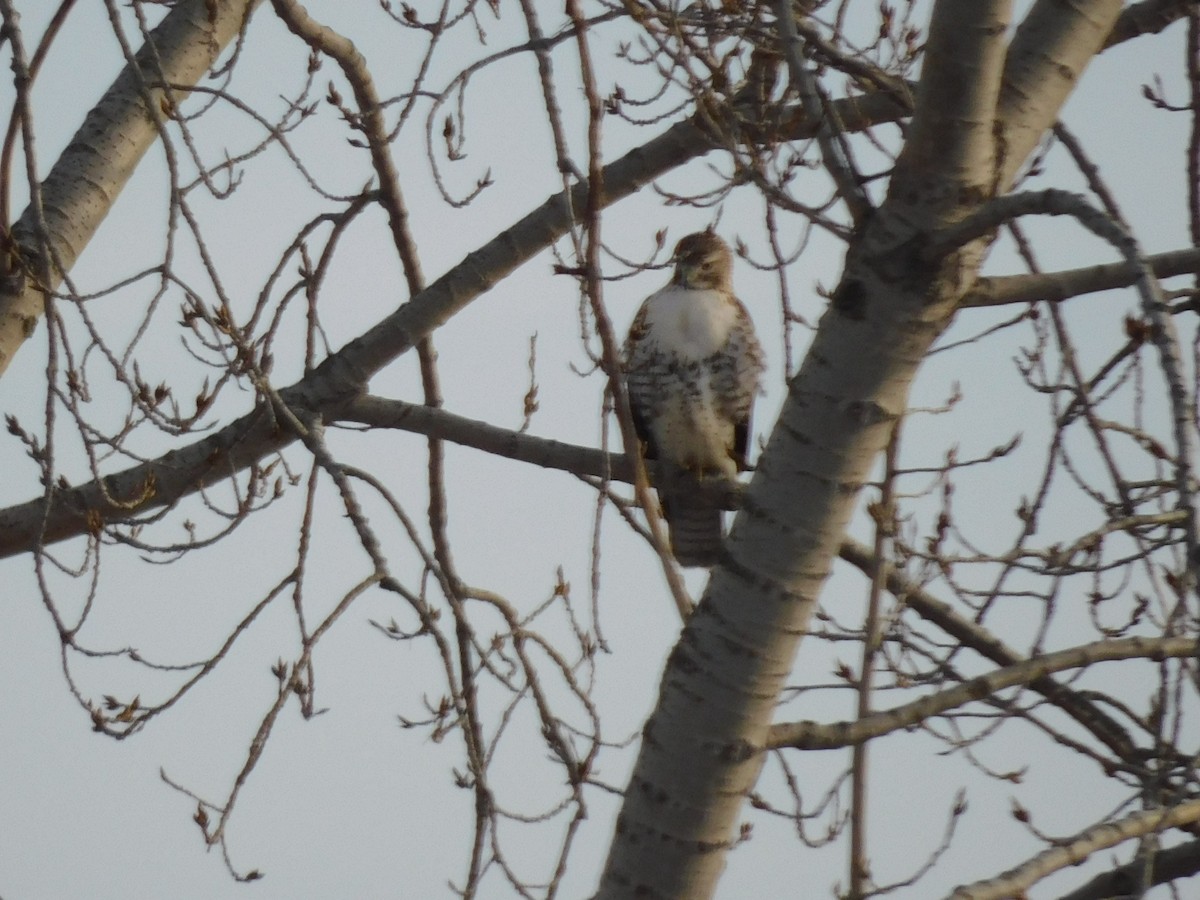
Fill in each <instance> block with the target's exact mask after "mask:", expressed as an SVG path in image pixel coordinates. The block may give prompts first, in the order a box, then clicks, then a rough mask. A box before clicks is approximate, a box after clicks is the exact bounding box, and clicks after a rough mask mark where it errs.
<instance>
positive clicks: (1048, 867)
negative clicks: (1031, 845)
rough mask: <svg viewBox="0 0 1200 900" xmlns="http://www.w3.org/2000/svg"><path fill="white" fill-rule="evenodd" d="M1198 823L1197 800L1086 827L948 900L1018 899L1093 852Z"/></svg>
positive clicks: (962, 890)
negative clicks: (1028, 889) (1039, 883)
mask: <svg viewBox="0 0 1200 900" xmlns="http://www.w3.org/2000/svg"><path fill="white" fill-rule="evenodd" d="M1197 820H1200V800H1191V801H1188V802H1186V803H1180V804H1179V805H1178V806H1172V807H1168V808H1167V809H1152V810H1147V811H1145V812H1139V813H1133V814H1132V815H1130V816H1127V817H1126V818H1124V819H1121V820H1119V821H1117V822H1108V823H1105V824H1103V825H1097V826H1096V827H1095V828H1089V829H1088V830H1087V831H1084V832H1082V833H1081V834H1079V835H1078V836H1076V837H1075V838H1074V839H1072V840H1069V841H1063V842H1062V843H1061V844H1060V845H1059V846H1057V847H1051V848H1050V849H1049V850H1044V851H1042V852H1041V853H1039V854H1038V855H1037V856H1034V857H1033V858H1032V859H1030V860H1029V861H1028V862H1025V863H1022V864H1021V865H1019V866H1017V867H1016V868H1013V869H1009V870H1008V871H1007V872H1004V873H1002V874H1000V875H997V876H996V877H995V878H991V879H988V880H987V881H979V882H976V883H975V884H971V885H966V886H964V887H960V888H958V889H957V890H956V891H955V892H954V893H953V894H950V895H949V897H948V900H1003V898H1006V897H1016V896H1020V895H1021V894H1022V893H1023V892H1024V891H1025V890H1026V889H1027V888H1029V887H1030V886H1031V885H1033V884H1036V883H1037V882H1039V881H1041V880H1042V879H1043V878H1045V877H1047V876H1049V875H1053V874H1054V873H1055V872H1058V871H1061V870H1062V869H1065V868H1067V867H1068V866H1076V865H1079V863H1081V862H1082V861H1083V860H1085V859H1087V858H1088V857H1089V856H1091V855H1092V854H1093V853H1097V852H1099V851H1101V850H1106V849H1108V848H1109V847H1116V846H1118V845H1119V844H1123V843H1125V842H1126V841H1131V840H1135V839H1136V838H1139V837H1141V836H1142V835H1147V834H1157V833H1160V832H1163V831H1166V830H1167V829H1169V828H1178V827H1180V826H1183V825H1190V824H1192V823H1194V822H1196V821H1197Z"/></svg>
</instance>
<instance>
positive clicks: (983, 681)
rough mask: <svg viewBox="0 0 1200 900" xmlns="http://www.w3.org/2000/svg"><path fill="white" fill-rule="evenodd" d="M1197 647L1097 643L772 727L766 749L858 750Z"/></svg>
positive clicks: (1168, 641) (1189, 643) (1142, 641)
mask: <svg viewBox="0 0 1200 900" xmlns="http://www.w3.org/2000/svg"><path fill="white" fill-rule="evenodd" d="M1198 646H1200V642H1198V641H1196V640H1195V639H1193V638H1180V637H1175V638H1125V639H1124V640H1109V641H1097V642H1095V643H1092V644H1085V645H1084V646H1082V647H1072V648H1071V649H1069V650H1060V651H1058V652H1056V653H1047V654H1044V655H1042V656H1038V657H1036V658H1034V659H1029V660H1025V661H1024V662H1020V663H1016V664H1015V665H1012V666H1008V667H1006V668H1003V669H997V670H996V671H994V672H989V673H988V674H987V675H980V676H979V677H978V678H972V679H971V680H970V681H964V682H963V683H962V684H959V685H955V686H954V687H952V688H947V689H946V690H944V691H938V692H937V693H935V694H930V695H929V696H926V697H922V698H921V699H920V700H915V701H913V702H912V703H906V704H905V705H904V706H899V707H896V708H895V709H889V710H887V711H886V712H877V713H872V714H871V715H868V716H866V717H864V718H861V719H857V720H854V721H847V722H836V723H832V724H829V725H821V724H818V723H815V722H795V723H791V724H781V725H776V726H775V727H774V728H772V729H771V737H770V740H769V741H768V742H767V746H766V748H765V749H769V750H774V749H778V748H781V747H795V748H797V749H800V750H831V749H834V748H836V747H846V746H857V745H858V744H861V743H863V742H865V741H869V740H871V739H872V738H876V737H879V736H881V735H884V734H890V733H892V732H895V731H899V730H900V729H902V728H909V727H911V726H913V725H917V724H920V723H921V722H923V721H925V720H926V719H929V718H931V717H933V716H936V715H939V714H941V713H944V712H946V711H948V710H951V709H955V708H957V707H960V706H964V705H965V704H968V703H976V702H979V701H985V702H986V700H987V699H988V698H991V697H994V696H995V695H996V694H997V693H999V692H1000V691H1002V690H1005V689H1006V688H1011V687H1017V686H1022V685H1024V686H1032V685H1033V684H1034V683H1035V682H1037V681H1038V680H1040V679H1043V678H1046V677H1047V676H1049V675H1052V674H1053V673H1055V672H1062V671H1064V670H1066V669H1081V668H1086V667H1087V666H1091V665H1094V664H1095V663H1098V662H1106V661H1111V660H1119V659H1135V658H1139V659H1152V660H1161V659H1166V658H1168V657H1170V658H1177V659H1178V658H1185V657H1188V656H1191V655H1193V654H1195V652H1196V649H1197V647H1198Z"/></svg>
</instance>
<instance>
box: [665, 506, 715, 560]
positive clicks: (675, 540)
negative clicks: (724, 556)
mask: <svg viewBox="0 0 1200 900" xmlns="http://www.w3.org/2000/svg"><path fill="white" fill-rule="evenodd" d="M660 500H661V502H662V506H663V513H664V514H665V515H666V517H667V527H668V528H669V529H670V533H671V552H672V553H674V554H675V561H676V562H678V563H679V564H680V565H681V566H706V567H707V566H715V565H716V564H717V559H718V557H720V555H721V510H720V509H719V508H717V507H715V506H713V504H712V502H711V501H710V500H706V499H705V498H704V497H702V496H701V495H700V492H699V491H689V490H687V489H686V488H685V489H684V490H682V491H681V490H673V491H671V493H670V497H666V496H661V497H660Z"/></svg>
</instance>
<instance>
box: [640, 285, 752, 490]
mask: <svg viewBox="0 0 1200 900" xmlns="http://www.w3.org/2000/svg"><path fill="white" fill-rule="evenodd" d="M737 322H738V307H737V304H736V303H732V302H730V297H729V295H728V294H725V293H723V292H721V291H716V290H694V289H690V288H682V287H676V286H674V285H668V286H667V287H665V288H663V289H662V290H661V291H659V292H658V293H657V294H655V295H653V296H652V297H650V298H649V300H648V301H647V303H646V311H645V328H646V332H645V333H646V338H645V342H646V344H647V345H648V346H647V350H649V351H650V353H652V354H653V356H654V357H655V358H656V359H657V360H659V361H660V362H659V363H658V365H660V366H662V369H661V375H660V378H661V380H660V381H659V382H658V386H657V390H656V394H657V397H656V398H655V400H654V406H655V407H656V413H655V415H654V416H653V418H652V421H651V422H650V423H649V427H650V430H651V432H652V434H653V437H654V444H655V446H656V447H657V448H658V452H659V453H660V454H661V455H662V457H663V458H664V459H668V460H671V461H673V462H675V463H676V464H677V465H679V466H682V467H683V468H685V469H689V470H691V471H695V472H711V471H719V472H723V473H725V474H726V475H727V476H729V477H733V476H734V475H736V473H737V466H736V464H735V463H734V461H733V457H732V451H733V440H734V434H733V422H732V421H730V420H729V418H728V416H727V414H726V413H725V412H724V410H723V404H722V403H721V401H720V398H719V397H718V395H717V391H716V389H715V385H714V383H713V376H714V368H715V367H717V366H720V362H718V360H720V359H721V358H720V357H719V356H717V355H716V354H718V352H719V351H721V350H722V349H725V350H728V343H729V336H730V333H731V332H732V331H733V329H734V328H735V327H736V325H737Z"/></svg>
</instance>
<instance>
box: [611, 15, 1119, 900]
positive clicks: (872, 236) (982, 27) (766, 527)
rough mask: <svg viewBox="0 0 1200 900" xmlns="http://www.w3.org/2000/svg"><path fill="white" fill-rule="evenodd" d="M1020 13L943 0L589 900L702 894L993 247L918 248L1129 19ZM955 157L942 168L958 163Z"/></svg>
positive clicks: (682, 898)
mask: <svg viewBox="0 0 1200 900" xmlns="http://www.w3.org/2000/svg"><path fill="white" fill-rule="evenodd" d="M1009 8H1010V4H1009V3H1007V2H1000V0H990V2H986V3H985V2H979V3H972V4H962V3H954V2H945V0H943V2H939V3H938V4H937V6H936V8H935V10H934V13H933V18H932V22H931V27H930V38H929V39H930V44H931V45H935V44H936V45H937V47H938V53H936V54H935V53H930V54H928V55H927V56H926V57H925V60H926V62H925V70H924V71H923V73H922V82H921V85H920V88H919V91H918V96H917V105H916V110H915V112H914V116H913V122H912V126H911V128H910V130H909V135H910V139H909V141H908V143H907V144H906V146H905V148H904V150H903V152H902V154H901V156H900V158H899V160H898V161H897V164H896V168H895V172H894V174H893V177H892V181H891V185H890V189H889V193H888V197H887V198H886V200H885V201H884V202H883V204H882V205H881V206H880V207H879V209H878V210H876V211H875V212H874V213H873V214H872V215H871V216H870V217H869V219H868V220H867V222H866V223H865V225H864V227H863V228H862V230H861V233H860V235H859V237H858V238H857V239H856V240H855V241H854V242H853V243H852V244H851V247H850V250H849V254H848V257H847V263H846V269H845V272H844V273H843V276H842V281H841V284H840V286H839V287H838V290H837V291H836V293H835V294H834V297H833V299H832V302H831V304H830V307H829V309H828V311H827V312H826V313H825V315H824V316H823V317H822V319H821V322H820V326H819V328H818V330H817V333H816V336H815V338H814V340H813V344H812V347H811V348H810V350H809V352H808V356H807V357H806V359H805V361H804V364H803V366H802V367H801V370H800V371H799V373H797V375H796V376H795V377H794V378H793V379H792V381H791V383H790V385H789V391H788V397H787V400H786V402H785V405H784V408H783V411H782V413H781V415H780V418H779V421H778V423H777V424H776V426H775V429H774V431H773V433H772V435H771V439H770V441H769V443H768V445H767V448H766V450H765V452H764V453H763V455H762V457H761V459H760V460H759V463H758V467H757V469H756V471H755V474H754V478H753V480H752V481H751V483H750V486H749V488H748V490H747V495H746V499H745V504H744V506H743V508H742V510H741V511H740V512H739V514H738V516H737V518H736V520H735V521H734V524H733V528H732V531H731V533H730V537H729V540H728V543H727V554H726V557H725V559H724V560H723V562H722V565H721V566H720V567H719V568H717V569H716V570H715V571H714V572H713V575H712V578H711V580H710V582H709V585H708V589H707V591H706V592H705V595H704V598H703V600H702V601H701V604H700V606H699V607H698V609H697V611H696V613H695V614H694V615H693V616H692V618H691V620H690V621H689V622H688V623H687V625H686V627H685V629H684V632H683V634H682V636H681V638H680V640H679V643H678V644H677V646H676V647H675V650H674V652H673V653H672V654H671V657H670V659H669V660H668V662H667V667H666V671H665V673H664V674H663V679H662V684H661V686H660V694H659V700H658V705H657V708H656V709H655V711H654V713H653V715H652V716H651V718H650V720H649V722H648V723H647V725H646V727H645V729H644V731H643V736H642V746H641V751H640V754H639V757H638V761H637V764H636V767H635V769H634V772H633V775H632V777H631V779H630V783H629V786H628V788H627V789H626V792H625V801H624V805H623V807H622V810H621V813H620V816H619V818H618V821H617V827H616V835H615V837H614V839H613V844H612V848H611V850H610V853H609V859H608V862H607V865H606V868H605V872H604V874H603V876H602V880H601V884H600V890H599V893H598V897H599V898H601V900H614V898H619V897H639V898H656V900H657V898H679V900H701V898H705V897H711V896H712V895H713V893H714V892H715V890H716V885H717V881H718V879H719V877H720V874H721V871H722V869H723V868H724V860H725V854H726V852H727V851H728V850H729V848H730V847H731V846H732V845H733V842H734V830H735V826H736V823H737V818H738V816H739V814H740V811H741V809H742V804H743V801H744V800H745V797H746V795H747V794H748V793H749V792H750V791H751V789H752V788H753V786H754V784H755V782H756V780H757V778H758V774H759V771H760V769H761V767H762V764H763V761H764V754H763V752H762V748H763V747H764V746H765V744H766V737H767V732H768V729H769V728H770V726H771V723H772V719H773V714H774V710H775V705H776V702H777V700H778V696H779V692H780V690H781V689H782V687H783V686H784V682H785V679H786V678H787V676H788V675H789V673H790V672H791V670H792V664H793V660H794V657H795V653H796V651H797V649H798V646H799V643H800V639H801V637H802V636H803V634H804V632H805V629H806V628H807V626H808V622H809V619H810V617H811V616H812V613H813V609H814V607H815V604H816V600H817V597H818V595H819V593H820V590H821V586H822V585H823V584H824V581H825V579H826V577H827V575H828V573H829V570H830V567H831V566H832V561H833V559H834V557H835V555H836V553H837V547H838V544H839V542H840V540H841V537H842V533H843V531H844V530H845V527H846V524H847V522H848V521H849V519H850V516H851V515H852V513H853V511H854V508H855V505H856V503H857V500H858V494H859V490H860V488H861V487H862V485H863V483H864V482H865V481H866V479H867V478H868V477H869V474H870V469H871V466H872V465H873V463H874V461H875V459H876V458H877V455H878V453H879V452H880V451H881V450H882V449H883V448H884V446H885V445H886V443H887V440H888V436H889V434H890V432H891V429H892V427H893V426H894V424H895V422H896V421H897V420H898V419H899V417H900V416H901V415H902V414H903V412H904V410H905V405H906V400H907V396H908V392H909V387H910V385H911V384H912V381H913V378H914V377H915V375H916V373H917V370H918V368H919V366H920V363H921V361H922V359H923V358H924V356H925V354H926V352H927V351H928V349H929V347H930V345H931V344H932V343H933V341H934V339H935V338H936V337H937V336H938V335H939V334H940V333H941V332H942V331H943V329H944V328H945V327H946V326H947V325H948V324H949V322H950V319H951V317H952V316H953V313H954V310H955V308H956V306H957V304H958V303H959V301H960V300H961V298H962V297H963V296H964V295H965V294H966V292H967V291H969V290H970V288H971V286H972V285H973V283H974V281H975V279H976V277H977V274H978V270H979V265H980V263H981V262H982V259H983V256H984V253H985V251H986V249H987V246H986V241H983V240H980V241H976V242H975V243H974V244H971V245H968V246H967V247H964V248H960V249H959V250H957V251H956V252H954V253H951V254H950V255H949V256H947V257H945V258H943V259H929V258H928V257H927V255H926V254H925V253H924V251H923V248H924V247H925V246H926V245H927V244H928V242H929V240H930V238H931V237H932V236H933V235H935V234H936V233H937V232H938V231H939V230H941V229H944V228H946V227H947V226H950V225H952V224H954V223H955V222H958V221H961V219H962V218H964V217H965V216H966V215H968V214H969V213H970V212H972V211H973V210H974V209H977V208H978V207H979V206H980V205H981V204H983V203H985V202H986V201H987V200H988V199H989V197H991V196H993V195H994V194H996V193H998V192H1000V191H1002V190H1004V189H1005V188H1007V186H1008V185H1009V184H1010V183H1011V181H1012V178H1013V174H1014V173H1015V172H1016V171H1017V168H1018V167H1019V165H1020V164H1021V162H1022V161H1023V160H1024V159H1025V158H1026V157H1027V156H1028V155H1029V153H1030V152H1031V151H1032V149H1033V148H1034V146H1035V145H1036V143H1037V141H1038V140H1040V138H1041V135H1042V134H1043V133H1044V132H1045V130H1046V129H1047V128H1048V127H1049V126H1050V125H1051V124H1052V123H1053V121H1054V119H1055V117H1056V116H1057V113H1058V110H1059V109H1060V108H1061V106H1062V103H1063V102H1064V101H1065V99H1066V97H1067V95H1068V94H1069V91H1070V88H1071V87H1072V86H1073V85H1074V83H1075V82H1076V81H1077V80H1078V78H1079V76H1080V75H1081V73H1082V71H1083V69H1084V67H1085V66H1086V64H1087V62H1088V61H1090V59H1091V58H1092V56H1094V55H1095V53H1096V52H1097V51H1098V50H1099V49H1100V47H1101V46H1102V44H1103V41H1104V39H1105V37H1107V35H1108V32H1109V30H1110V29H1111V27H1112V24H1113V22H1114V21H1115V20H1116V17H1117V15H1118V14H1119V13H1120V9H1121V4H1120V2H1118V0H1096V2H1088V3H1079V4H1074V5H1072V6H1068V5H1067V4H1063V3H1061V2H1052V0H1041V2H1039V3H1037V4H1036V5H1035V7H1034V9H1033V10H1032V11H1031V12H1030V13H1029V15H1028V16H1027V18H1026V20H1025V22H1024V23H1023V24H1022V26H1021V28H1019V29H1018V30H1017V31H1016V33H1015V35H1014V37H1013V40H1012V42H1011V43H1010V44H1008V45H1007V47H1006V46H1005V38H1006V36H1007V19H1008V15H1009ZM947 163H949V164H947Z"/></svg>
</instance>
